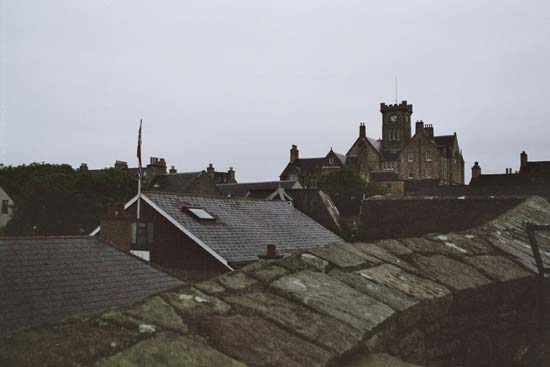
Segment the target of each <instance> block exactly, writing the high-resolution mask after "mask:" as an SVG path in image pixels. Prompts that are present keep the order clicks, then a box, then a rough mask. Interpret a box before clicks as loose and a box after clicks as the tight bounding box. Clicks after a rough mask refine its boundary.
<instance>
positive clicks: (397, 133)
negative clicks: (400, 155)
mask: <svg viewBox="0 0 550 367" xmlns="http://www.w3.org/2000/svg"><path fill="white" fill-rule="evenodd" d="M395 138H396V139H395V140H397V141H399V129H397V130H396V131H395Z"/></svg>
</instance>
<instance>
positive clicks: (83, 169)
mask: <svg viewBox="0 0 550 367" xmlns="http://www.w3.org/2000/svg"><path fill="white" fill-rule="evenodd" d="M80 170H81V171H87V170H88V165H87V164H86V163H80Z"/></svg>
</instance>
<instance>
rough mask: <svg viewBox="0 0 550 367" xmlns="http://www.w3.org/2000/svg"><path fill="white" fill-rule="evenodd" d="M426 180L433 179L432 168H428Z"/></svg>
mask: <svg viewBox="0 0 550 367" xmlns="http://www.w3.org/2000/svg"><path fill="white" fill-rule="evenodd" d="M426 178H432V166H427V167H426Z"/></svg>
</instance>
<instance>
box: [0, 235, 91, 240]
mask: <svg viewBox="0 0 550 367" xmlns="http://www.w3.org/2000/svg"><path fill="white" fill-rule="evenodd" d="M88 238H90V236H89V235H86V234H82V235H52V236H48V235H41V236H0V240H64V239H88ZM91 238H93V237H91Z"/></svg>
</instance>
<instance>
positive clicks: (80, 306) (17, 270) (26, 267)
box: [0, 236, 182, 335]
mask: <svg viewBox="0 0 550 367" xmlns="http://www.w3.org/2000/svg"><path fill="white" fill-rule="evenodd" d="M181 284H182V283H181V282H180V281H179V280H178V279H176V278H174V277H172V276H170V275H168V274H166V273H164V272H161V271H159V270H157V269H155V268H153V267H151V266H150V265H148V264H146V263H145V262H143V261H142V260H140V259H138V258H136V257H134V256H131V255H129V254H126V253H123V252H122V251H120V250H118V249H115V248H114V247H112V246H110V245H108V244H106V243H105V242H103V241H101V240H100V239H98V238H96V237H89V236H86V237H37V238H1V237H0V291H1V294H2V297H0V335H9V334H11V333H12V332H14V331H16V330H17V329H20V328H26V327H32V326H35V325H39V324H41V323H44V322H50V321H55V320H59V319H62V318H65V317H68V316H70V315H72V314H76V313H83V312H91V311H98V310H101V309H103V308H107V307H112V306H117V305H123V304H128V303H133V302H137V301H139V300H141V299H143V298H145V297H147V296H150V295H152V294H154V293H157V292H160V291H162V290H166V289H169V288H172V287H175V286H178V285H181Z"/></svg>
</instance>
